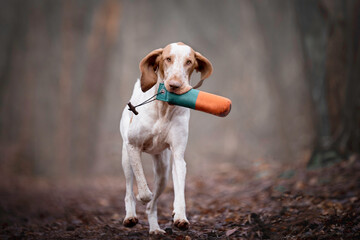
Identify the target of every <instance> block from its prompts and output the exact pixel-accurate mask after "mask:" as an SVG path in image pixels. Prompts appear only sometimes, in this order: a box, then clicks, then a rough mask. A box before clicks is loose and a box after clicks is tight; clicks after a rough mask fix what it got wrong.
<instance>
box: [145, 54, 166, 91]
mask: <svg viewBox="0 0 360 240" xmlns="http://www.w3.org/2000/svg"><path fill="white" fill-rule="evenodd" d="M162 52H163V49H162V48H159V49H156V50H154V51H152V52H151V53H149V54H148V55H147V56H146V57H144V58H143V60H141V62H140V64H139V68H140V72H141V78H140V82H141V90H142V91H143V92H146V91H147V90H149V89H150V88H152V87H153V86H154V85H155V84H156V82H157V74H156V70H157V68H158V67H159V61H160V55H161V54H162Z"/></svg>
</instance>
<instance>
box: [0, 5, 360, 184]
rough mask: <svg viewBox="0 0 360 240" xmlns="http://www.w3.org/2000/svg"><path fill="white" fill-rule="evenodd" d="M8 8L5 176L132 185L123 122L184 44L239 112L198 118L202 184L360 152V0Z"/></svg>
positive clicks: (0, 64)
mask: <svg viewBox="0 0 360 240" xmlns="http://www.w3.org/2000/svg"><path fill="white" fill-rule="evenodd" d="M0 6H1V7H0V29H1V31H0V158H1V159H0V169H1V170H0V173H1V174H2V175H3V176H4V175H13V176H14V175H15V176H20V175H30V176H44V177H49V178H52V177H63V176H73V175H76V176H77V175H79V176H92V175H122V169H121V146H122V140H121V136H120V133H119V121H120V117H121V112H122V111H123V108H124V107H125V105H126V104H127V102H128V100H129V98H130V96H131V93H132V89H133V85H134V83H135V81H136V79H137V78H138V77H139V76H140V73H139V69H138V64H139V62H140V61H141V59H142V58H143V57H144V56H145V55H147V54H148V53H149V52H150V51H152V50H153V49H156V48H160V47H164V46H166V45H167V44H169V43H172V42H178V41H182V42H184V43H186V44H188V45H190V46H191V47H192V48H193V49H195V50H196V51H198V52H200V53H202V54H203V55H204V56H205V57H207V58H208V59H209V60H210V61H211V62H212V64H213V67H214V72H213V75H212V76H211V77H210V78H209V79H207V80H206V81H205V83H204V85H203V87H202V88H201V90H203V91H207V92H211V93H215V94H218V95H222V96H225V97H228V98H230V99H231V100H232V102H233V107H232V111H231V113H230V114H229V115H228V116H227V117H226V118H219V117H215V116H212V115H209V114H205V113H202V112H196V111H192V115H191V120H190V136H189V142H188V147H187V151H186V156H185V158H186V161H187V163H188V173H189V174H193V175H195V174H203V173H206V172H207V171H208V169H209V167H210V168H211V167H212V168H214V167H215V168H216V166H218V165H219V164H224V163H226V164H228V165H230V166H236V167H243V168H246V167H247V166H250V165H254V164H257V163H259V162H266V163H268V164H281V165H293V164H295V163H297V162H299V161H306V162H319V161H320V162H326V161H328V160H329V159H339V158H343V157H344V156H346V155H347V154H349V153H352V152H359V148H360V141H359V139H360V116H359V115H360V90H359V85H360V84H359V81H360V75H359V69H360V50H359V44H360V42H359V33H360V4H359V1H356V0H347V1H341V0H326V1H325V0H323V1H311V0H306V1H300V0H297V1H295V0H291V1H285V0H283V1H280V0H276V1H259V0H256V1H252V0H241V1H237V0H232V1H215V0H211V1H210V0H206V1H205V0H199V1H191V0H185V1H165V0H155V1H145V0H142V1H131V0H123V1H117V0H103V1H98V0H77V1H62V0H61V1H60V0H53V1H42V0H31V1H29V0H5V1H1V3H0ZM198 79H199V75H197V74H195V75H193V77H192V83H193V84H194V83H195V82H197V81H198ZM144 161H145V162H146V164H148V163H150V161H147V160H146V159H145V160H144Z"/></svg>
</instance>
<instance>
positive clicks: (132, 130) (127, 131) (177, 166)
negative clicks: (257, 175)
mask: <svg viewBox="0 0 360 240" xmlns="http://www.w3.org/2000/svg"><path fill="white" fill-rule="evenodd" d="M190 51H191V49H190V47H188V46H184V45H181V46H180V45H177V44H173V45H172V48H171V54H172V55H173V56H175V60H174V62H173V65H172V66H171V67H170V68H168V69H167V71H168V72H167V74H165V76H171V75H173V74H177V73H181V75H182V78H183V79H184V81H187V84H188V82H189V79H188V76H186V72H185V70H184V69H183V68H184V66H183V65H184V64H183V61H184V59H185V58H186V57H188V56H189V54H190ZM166 80H167V79H166V77H165V79H161V77H160V74H159V73H158V82H157V84H155V86H153V87H152V88H151V89H150V90H149V91H147V92H145V93H144V92H142V90H141V87H140V81H139V80H138V81H137V82H136V83H135V86H134V90H133V94H132V96H131V100H130V101H131V103H132V104H133V105H137V104H139V103H142V102H143V101H145V100H146V99H148V98H150V97H151V96H153V95H154V94H155V93H156V92H157V89H158V86H159V83H160V82H164V81H166ZM137 111H138V112H139V115H134V114H133V113H132V112H130V111H128V109H127V107H126V108H125V109H124V111H123V114H122V118H121V121H120V132H121V136H122V138H123V153H122V165H123V169H124V174H125V178H126V196H125V207H126V216H125V220H127V219H130V218H136V210H135V207H136V201H135V196H134V192H133V176H135V179H136V182H137V186H138V196H137V199H138V200H139V201H142V202H143V203H148V204H147V208H146V209H147V210H146V212H147V215H148V221H149V225H150V233H154V234H158V233H164V231H163V230H161V229H160V227H159V224H158V220H157V199H158V197H159V196H160V194H161V193H162V191H163V190H164V188H165V186H166V182H167V179H168V174H169V170H170V156H172V159H173V161H172V177H173V182H174V192H175V198H174V212H173V213H174V223H176V222H177V221H180V222H187V224H188V220H187V218H186V207H185V193H184V190H185V176H186V163H185V160H184V153H185V149H186V144H187V140H188V131H189V119H190V109H188V108H183V107H179V106H170V105H169V104H168V103H165V102H161V101H154V102H151V103H149V104H145V105H143V106H141V107H139V108H137ZM142 152H147V153H149V154H151V155H152V156H153V163H154V173H155V174H154V175H155V185H154V187H155V189H154V193H152V192H151V191H150V189H149V187H148V185H147V182H146V179H145V175H144V171H143V168H142V164H141V153H142ZM125 220H124V221H125Z"/></svg>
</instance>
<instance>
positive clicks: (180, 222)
mask: <svg viewBox="0 0 360 240" xmlns="http://www.w3.org/2000/svg"><path fill="white" fill-rule="evenodd" d="M174 226H175V227H176V228H178V229H180V230H181V231H185V230H188V229H189V227H190V223H189V221H188V220H185V219H177V220H175V221H174Z"/></svg>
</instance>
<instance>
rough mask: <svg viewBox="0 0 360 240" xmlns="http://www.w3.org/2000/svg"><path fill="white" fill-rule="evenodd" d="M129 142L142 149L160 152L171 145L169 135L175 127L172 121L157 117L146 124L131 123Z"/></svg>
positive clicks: (153, 152) (155, 152) (151, 152)
mask: <svg viewBox="0 0 360 240" xmlns="http://www.w3.org/2000/svg"><path fill="white" fill-rule="evenodd" d="M131 125H132V126H131V128H130V131H129V142H130V143H131V144H133V145H136V146H138V147H140V148H141V151H143V152H147V153H150V154H158V153H160V152H162V151H163V150H165V149H166V148H168V147H169V143H168V135H169V131H170V130H171V128H172V127H173V124H172V123H171V121H168V120H166V119H157V120H155V121H149V122H146V124H144V122H142V124H139V125H137V124H131Z"/></svg>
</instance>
